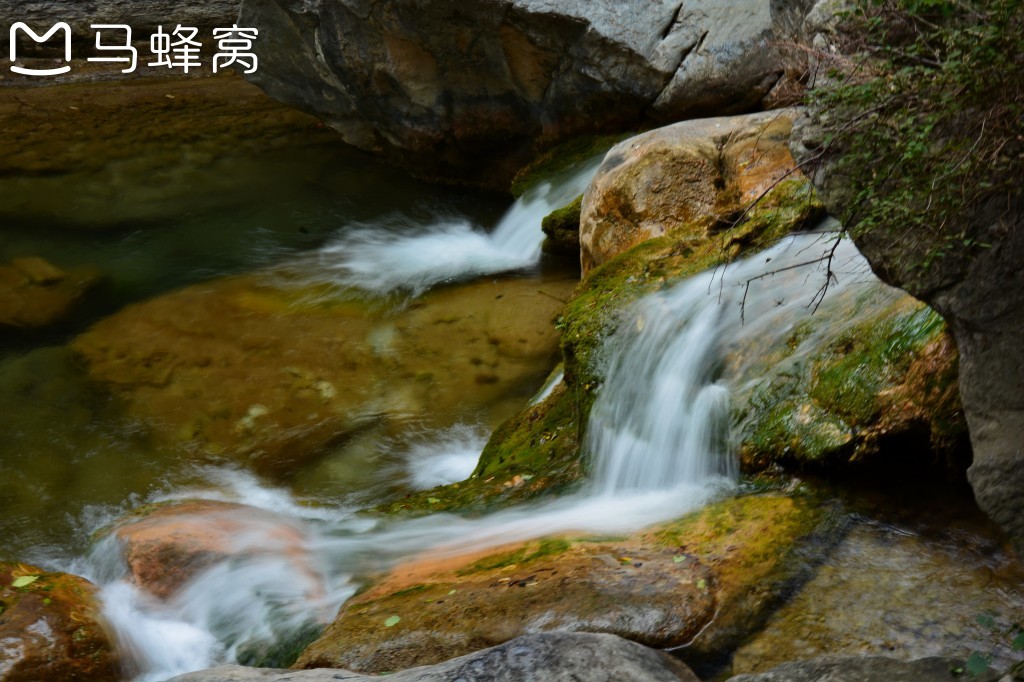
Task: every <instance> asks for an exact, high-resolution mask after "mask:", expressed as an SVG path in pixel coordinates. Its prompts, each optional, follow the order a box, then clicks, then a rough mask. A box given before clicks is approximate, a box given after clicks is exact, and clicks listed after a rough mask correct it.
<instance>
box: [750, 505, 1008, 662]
mask: <svg viewBox="0 0 1024 682" xmlns="http://www.w3.org/2000/svg"><path fill="white" fill-rule="evenodd" d="M890 503H891V502H890ZM938 506H939V507H940V509H939V510H937V511H932V510H929V516H930V517H931V518H932V519H934V521H932V523H933V524H934V526H935V527H937V528H938V530H936V529H935V528H921V527H919V526H909V527H908V526H905V525H895V526H893V525H889V524H875V523H871V524H861V525H858V526H856V527H855V528H853V529H852V530H851V531H850V533H849V534H848V535H847V536H846V537H845V538H843V540H842V542H841V543H840V545H839V546H838V547H837V548H836V550H835V551H834V552H833V553H832V554H830V555H829V557H828V558H827V559H826V560H825V562H824V564H823V565H822V566H821V567H820V568H819V569H818V571H817V573H816V574H815V576H814V577H813V578H812V579H811V580H809V581H808V582H807V583H806V584H805V585H804V586H803V587H802V588H801V589H800V591H799V592H797V594H796V595H794V596H793V598H792V599H791V600H790V601H789V602H787V603H786V605H785V606H783V607H782V608H781V609H780V610H779V611H778V612H776V613H775V614H773V615H772V617H771V618H770V619H769V620H768V623H767V624H766V626H765V628H764V630H762V631H761V632H760V633H758V634H757V635H755V636H754V637H753V638H752V639H751V640H750V641H749V642H747V643H745V644H744V645H743V646H742V647H740V648H739V650H737V652H736V653H735V655H734V656H733V665H732V670H733V672H734V673H761V672H764V671H768V670H770V669H772V668H774V667H775V666H777V665H781V664H783V663H785V662H786V661H793V660H801V659H809V658H813V657H817V656H826V655H842V656H887V655H892V654H898V655H899V656H900V657H901V658H902V659H914V658H920V657H924V656H956V657H960V658H961V659H967V658H968V657H969V656H970V655H971V654H972V653H975V652H978V653H983V654H985V655H986V656H987V657H989V663H990V665H992V667H994V668H997V669H1003V668H1006V667H1008V666H1010V665H1012V664H1013V663H1014V661H1015V660H1018V659H1019V658H1020V655H1019V653H1018V652H1014V651H1013V650H1012V646H1011V645H1012V636H1011V635H1006V634H1004V633H1010V632H1012V631H1013V624H1014V623H1015V622H1016V621H1017V620H1018V619H1019V617H1020V614H1021V613H1024V583H1022V580H1021V578H1022V574H1021V568H1020V567H1019V566H1014V565H1013V563H1012V562H1011V560H1010V559H1009V558H1008V557H1007V556H1006V554H1005V553H1003V552H1001V551H999V549H998V548H994V547H993V544H994V542H993V541H992V540H990V539H988V538H986V537H985V536H983V535H981V534H980V533H979V529H978V528H976V527H972V525H971V524H969V523H965V522H964V520H963V518H962V517H963V511H962V510H959V509H956V510H955V511H953V510H950V509H949V500H948V498H946V499H943V500H942V502H941V503H940V504H939V505H938ZM958 516H959V518H957V517H958ZM979 516H980V515H979ZM948 517H953V518H952V519H951V518H948ZM988 532H989V533H991V532H992V529H988ZM989 537H992V535H990V536H989ZM956 667H962V665H959V666H953V667H952V668H951V669H954V668H956ZM741 679H747V678H745V677H744V678H741ZM757 679H761V678H760V677H758V678H757ZM766 679H774V678H766ZM785 679H787V680H788V679H791V678H789V677H787V678H785ZM792 679H804V678H803V677H799V676H794V677H793V678H792ZM811 679H819V678H811ZM829 679H831V678H829ZM837 679H846V678H837ZM855 679H858V680H860V679H869V678H868V677H864V678H861V677H856V678H855ZM883 679H908V680H909V679H914V680H916V679H919V678H918V677H917V676H914V675H911V674H910V673H909V672H908V673H907V674H905V675H897V674H896V673H895V670H894V671H893V672H892V674H891V676H890V677H887V678H883ZM943 679H945V678H943Z"/></svg>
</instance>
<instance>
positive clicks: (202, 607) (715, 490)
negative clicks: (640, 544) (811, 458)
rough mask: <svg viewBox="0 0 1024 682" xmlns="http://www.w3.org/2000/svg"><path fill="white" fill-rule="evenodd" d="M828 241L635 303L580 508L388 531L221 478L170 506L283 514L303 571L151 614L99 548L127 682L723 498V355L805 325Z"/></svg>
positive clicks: (271, 556) (844, 278) (855, 262)
mask: <svg viewBox="0 0 1024 682" xmlns="http://www.w3.org/2000/svg"><path fill="white" fill-rule="evenodd" d="M834 239H835V237H834V236H831V235H804V236H797V237H791V238H789V239H786V240H783V241H782V242H780V243H779V244H778V245H777V246H776V247H774V248H772V249H770V250H768V251H765V252H763V253H761V254H759V255H758V256H756V257H753V258H751V259H748V260H745V261H741V262H737V263H734V264H731V265H730V266H729V267H728V268H725V269H724V270H723V269H719V270H717V271H714V272H707V273H704V274H702V275H699V276H697V277H695V278H692V279H689V280H687V281H685V282H682V283H680V284H677V285H675V286H673V287H671V288H668V289H666V290H664V291H662V292H659V293H655V294H652V295H650V296H648V297H646V298H644V299H643V300H641V301H639V302H638V303H637V305H636V306H635V307H634V308H633V309H632V310H631V311H630V312H629V313H628V316H627V317H626V318H625V319H624V320H623V321H622V324H621V325H620V327H619V328H618V330H617V331H616V333H614V334H613V335H612V337H611V338H610V339H609V340H608V342H607V344H606V350H605V354H606V357H607V358H608V371H607V380H606V382H605V386H604V388H603V389H602V391H601V393H600V394H599V396H598V398H597V401H596V403H595V406H594V411H593V414H592V416H591V421H590V425H589V430H588V437H587V439H586V448H587V450H588V455H589V456H590V457H591V458H592V461H593V462H594V465H593V467H594V476H593V482H592V485H591V486H590V487H589V488H587V489H586V490H584V491H583V492H581V493H579V494H577V495H574V496H568V497H565V498H562V499H559V500H556V501H554V502H547V503H544V504H539V505H533V506H524V507H519V508H514V509H509V510H505V511H501V512H498V513H495V514H492V515H489V516H486V517H483V518H477V519H466V518H461V517H458V516H453V515H449V514H434V515H431V516H427V517H423V518H419V519H415V520H404V521H389V520H387V519H372V518H367V517H365V516H359V515H357V514H356V513H355V511H354V510H351V509H343V508H332V507H325V506H323V505H317V504H312V503H310V502H309V501H300V500H295V499H294V498H292V497H291V496H290V495H289V494H288V493H287V491H284V490H278V489H271V488H268V487H266V486H264V485H262V484H260V483H259V482H258V481H257V480H256V479H255V478H253V477H252V476H251V475H249V474H246V473H244V472H240V471H236V470H214V471H213V472H212V473H211V475H210V480H211V484H214V485H215V488H214V490H213V491H211V490H203V489H199V490H190V491H183V492H179V493H176V494H175V495H174V496H173V497H175V498H181V499H187V498H191V499H195V498H197V497H198V498H211V497H212V498H215V499H222V500H233V501H237V502H240V503H244V504H248V505H251V506H253V507H257V508H260V509H265V510H268V511H272V512H274V513H276V514H280V515H281V516H282V517H284V518H283V522H284V523H287V524H289V525H290V526H292V527H294V528H297V529H298V530H299V531H300V532H301V535H302V537H303V538H304V540H303V542H302V546H301V549H302V552H303V554H304V557H305V560H306V561H307V565H308V566H309V567H310V568H309V571H307V572H303V571H297V570H296V567H295V563H294V562H291V561H288V560H286V559H287V557H282V556H280V555H279V554H275V553H272V552H271V553H266V552H263V553H254V554H251V555H249V556H248V557H245V558H243V559H238V558H235V559H232V560H230V561H223V562H220V563H218V564H217V565H215V566H214V567H212V568H211V569H209V570H207V571H205V572H203V573H202V574H200V575H199V576H198V577H196V578H195V579H194V580H192V581H191V582H190V583H189V584H188V585H187V586H186V587H185V588H184V589H183V590H182V591H181V592H180V593H178V594H177V595H175V597H174V598H173V599H171V600H169V601H167V602H157V601H156V600H154V599H153V598H150V597H146V596H145V595H143V594H142V593H140V592H139V591H138V590H137V588H135V587H134V586H133V585H131V584H130V583H128V582H127V581H126V580H125V578H124V569H123V564H119V561H120V559H119V553H118V549H117V548H116V547H110V546H107V547H105V546H104V545H102V544H101V545H99V546H98V547H97V550H96V552H95V556H94V557H93V558H92V560H91V561H92V563H91V565H92V567H93V569H94V570H93V571H92V573H91V574H90V573H88V572H86V574H87V575H88V576H89V577H94V576H98V579H99V580H100V582H101V583H102V584H104V585H105V587H104V592H103V594H104V602H105V604H106V607H105V614H106V616H107V618H108V619H109V621H110V622H111V623H113V625H114V627H115V629H116V630H117V632H119V633H121V638H122V640H123V641H124V642H125V643H126V644H125V649H126V650H127V651H129V652H131V653H132V655H133V656H134V658H135V661H136V663H137V665H138V670H137V678H136V679H137V680H139V681H140V682H149V681H151V680H158V679H163V678H166V677H169V676H171V675H174V674H178V673H181V672H185V671H186V670H195V669H200V668H204V667H209V666H212V665H215V664H218V663H222V662H232V661H236V660H238V658H239V656H240V652H242V651H244V649H245V647H246V646H249V645H250V644H251V642H253V641H265V640H273V639H275V638H281V637H282V636H283V635H282V633H284V634H285V635H287V634H288V633H294V632H297V631H300V630H301V629H302V628H303V627H304V626H306V625H307V624H308V615H309V614H311V613H312V614H317V613H318V614H322V618H323V619H325V620H326V619H329V618H330V617H332V615H333V613H334V611H336V610H337V607H338V606H339V605H340V604H341V603H343V602H344V601H345V600H346V599H347V598H348V597H349V596H351V595H352V594H353V593H354V592H355V590H356V589H357V587H358V584H359V580H360V576H365V575H368V574H371V573H374V572H379V571H383V570H386V569H387V568H388V567H389V566H393V565H394V564H395V563H396V562H398V561H400V560H402V559H403V558H407V557H409V556H411V555H415V554H417V553H420V552H424V551H429V552H431V553H433V554H437V555H441V556H444V555H455V554H460V553H463V552H466V551H467V550H473V551H479V550H481V549H483V548H486V547H488V546H497V545H501V544H507V543H510V542H516V541H523V540H528V539H531V538H535V537H539V536H544V535H551V534H557V533H568V532H575V533H614V534H619V533H625V532H629V531H633V530H636V529H640V528H643V527H645V526H649V525H651V524H654V523H657V522H660V521H664V520H667V519H671V518H676V517H678V516H680V515H682V514H684V513H686V512H688V511H690V510H693V509H695V508H697V507H699V506H701V505H703V504H705V503H707V502H708V501H709V500H710V499H711V498H713V497H714V496H716V495H721V494H722V493H723V492H726V491H728V490H730V488H731V486H732V485H734V480H735V474H736V469H737V464H736V459H735V454H734V452H733V447H732V446H731V443H730V439H729V402H728V392H729V390H728V387H729V385H730V382H731V381H734V380H735V379H736V378H737V377H738V376H740V375H742V369H743V366H744V363H743V361H742V360H741V361H734V362H725V358H726V356H727V355H729V354H733V355H736V354H737V348H743V347H748V346H750V345H751V344H753V345H757V344H758V343H759V342H762V341H764V340H766V339H767V338H768V337H771V336H780V335H784V334H788V333H789V332H790V330H791V329H792V327H793V326H794V325H795V324H796V323H797V322H798V321H799V320H802V319H806V317H807V316H808V315H809V314H810V310H809V305H808V304H809V303H810V302H811V301H812V300H813V299H814V292H815V291H816V290H817V289H818V287H819V286H820V285H821V282H822V281H824V280H823V279H822V278H823V277H824V272H823V270H822V268H821V267H817V268H815V267H809V268H793V267H791V266H793V265H795V264H797V263H800V262H805V261H808V260H814V259H816V258H818V257H819V256H821V255H822V254H827V253H828V252H830V251H831V249H832V247H833V244H834V241H833V240H834ZM831 266H832V271H833V272H837V273H840V274H839V278H838V280H833V279H829V280H828V281H829V282H830V284H829V287H830V290H831V291H830V296H837V295H841V294H842V293H843V292H844V291H846V290H848V289H849V288H850V287H851V286H853V285H854V284H855V283H857V282H860V281H863V280H864V277H865V276H866V275H865V273H866V272H867V267H866V264H865V263H864V261H863V259H862V258H861V257H860V256H859V254H858V253H857V251H856V249H855V248H854V247H853V246H852V245H851V244H849V243H848V242H840V243H839V244H838V246H837V247H836V249H835V253H834V258H833V260H832V261H831ZM552 383H555V382H552ZM472 440H473V439H472V438H470V437H467V432H466V431H465V430H460V429H454V430H451V431H449V432H442V433H441V434H438V435H437V437H436V438H434V439H433V440H428V441H425V442H424V446H423V447H424V449H423V450H422V451H421V452H420V453H419V455H415V454H414V450H415V448H414V449H413V450H411V451H410V455H411V457H410V460H409V461H410V463H411V466H412V467H413V468H415V466H417V465H416V464H415V463H416V462H420V463H421V464H423V466H424V470H422V471H420V473H419V474H414V475H413V476H414V478H416V477H420V478H421V482H422V483H424V485H425V484H427V483H428V481H427V480H426V479H427V478H430V477H437V476H440V475H441V472H442V470H443V469H444V468H445V467H443V466H441V463H443V462H444V461H445V458H446V457H447V456H452V457H455V458H458V459H461V458H462V457H463V456H465V455H466V454H467V448H469V449H476V450H477V453H478V452H479V448H480V446H481V443H480V442H475V443H474V442H472ZM473 454H474V456H473V459H475V454H476V453H473ZM468 460H469V457H466V462H468ZM466 462H464V464H465V463H466ZM466 466H467V467H468V464H466ZM464 471H465V470H464ZM104 565H105V566H107V568H106V569H105V570H99V569H97V567H101V566H104ZM119 565H120V566H121V567H120V568H118V566H119ZM79 572H80V573H82V572H83V571H81V570H80V571H79Z"/></svg>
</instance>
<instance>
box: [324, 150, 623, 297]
mask: <svg viewBox="0 0 1024 682" xmlns="http://www.w3.org/2000/svg"><path fill="white" fill-rule="evenodd" d="M602 159H603V155H602V156H596V157H594V158H591V159H589V160H588V161H585V162H584V163H582V164H579V165H578V166H576V167H573V168H571V169H568V170H566V171H563V172H561V173H559V174H556V175H555V176H553V177H551V178H550V179H548V180H546V181H544V182H541V183H539V184H537V185H535V186H533V187H531V188H530V189H529V190H527V191H526V193H524V194H523V196H522V197H520V198H519V199H518V200H517V201H516V202H515V203H514V204H513V205H512V207H511V208H510V209H509V211H508V212H507V213H506V214H505V216H504V217H503V218H502V219H501V222H499V223H498V225H497V226H496V227H495V228H494V230H493V231H491V232H489V233H485V232H481V231H479V230H478V229H476V228H475V227H474V226H473V225H472V224H470V223H469V222H467V221H466V220H463V219H439V220H438V221H437V222H435V223H434V224H432V225H429V226H427V227H425V228H424V229H422V230H416V231H414V232H412V233H411V234H409V233H406V234H404V235H400V236H395V232H400V230H399V229H395V228H396V227H398V226H399V225H402V224H408V222H409V220H408V218H407V217H406V216H402V215H394V216H391V218H390V219H389V220H390V222H391V223H392V224H389V225H387V226H386V227H387V228H388V229H386V230H382V229H381V225H379V224H378V225H354V226H352V227H351V229H349V230H348V231H347V232H346V233H345V234H344V235H342V236H341V237H340V238H339V239H337V240H335V241H333V242H331V243H330V244H328V245H326V246H324V247H323V248H321V249H320V251H319V253H318V254H317V257H316V260H315V263H314V264H312V265H313V267H314V268H315V269H317V270H319V271H324V270H326V271H327V272H329V273H330V274H331V276H332V278H333V279H334V280H335V281H336V282H337V283H338V284H341V285H344V286H354V287H357V288H360V289H364V290H367V291H370V292H373V293H375V294H381V295H383V294H388V293H390V292H392V291H395V290H404V291H407V292H410V293H412V294H414V295H416V294H419V293H422V292H423V291H424V290H426V289H428V288H430V287H431V286H434V285H435V284H440V283H444V282H453V281H459V280H465V279H469V278H472V277H477V276H480V275H489V274H494V273H499V272H507V271H510V270H520V269H523V268H529V267H532V266H534V265H536V264H537V261H538V260H539V259H540V253H541V245H542V243H543V242H544V233H543V232H542V231H541V222H542V221H543V219H544V218H545V217H546V216H547V215H548V214H549V213H551V212H552V211H554V210H556V209H559V208H561V207H563V206H565V205H567V204H569V203H571V202H572V201H573V200H574V199H575V198H576V197H578V196H579V195H580V194H582V193H583V190H585V189H586V188H587V185H588V184H590V180H591V178H593V177H594V173H596V172H597V168H598V166H600V165H601V161H602Z"/></svg>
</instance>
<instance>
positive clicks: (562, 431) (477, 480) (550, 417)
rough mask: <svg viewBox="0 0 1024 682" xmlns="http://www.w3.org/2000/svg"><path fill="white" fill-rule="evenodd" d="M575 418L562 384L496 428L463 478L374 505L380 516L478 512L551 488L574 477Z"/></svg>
mask: <svg viewBox="0 0 1024 682" xmlns="http://www.w3.org/2000/svg"><path fill="white" fill-rule="evenodd" d="M579 424H580V422H579V420H578V419H577V417H576V404H575V402H574V401H573V400H572V396H571V394H570V393H569V390H568V387H567V386H566V385H565V382H563V381H559V382H558V384H557V385H556V386H555V387H554V389H553V390H552V392H551V394H550V395H549V396H547V397H546V398H545V399H544V400H542V401H540V402H538V403H536V404H532V405H529V406H528V407H527V408H526V409H525V410H523V411H522V412H520V413H518V414H516V415H515V416H513V417H512V418H510V419H509V420H508V421H506V422H505V423H504V424H502V425H501V426H499V427H498V428H497V430H495V432H494V433H493V434H492V436H491V438H490V440H489V441H488V443H487V446H486V447H485V448H484V451H483V453H482V454H481V456H480V462H479V463H478V465H477V468H476V470H475V471H474V472H473V475H472V476H470V478H468V479H467V480H465V481H461V482H459V483H453V484H450V485H444V486H439V487H437V488H433V489H431V490H424V491H420V492H417V493H411V494H409V495H406V496H405V497H402V498H399V499H397V500H393V501H391V502H388V503H387V504H384V505H381V506H380V507H378V511H381V512H384V513H386V514H402V515H412V516H419V515H422V514H427V513H431V512H438V511H460V512H471V513H478V512H483V511H487V510H489V509H493V508H496V507H503V506H508V505H511V504H515V503H518V502H523V501H525V500H528V499H532V498H535V497H539V496H542V495H548V494H552V493H554V492H564V491H565V490H566V489H567V488H568V487H569V486H571V485H572V484H573V483H575V482H576V481H578V480H580V479H581V478H582V476H583V472H584V467H583V463H582V462H581V461H580V458H579V436H580V434H579Z"/></svg>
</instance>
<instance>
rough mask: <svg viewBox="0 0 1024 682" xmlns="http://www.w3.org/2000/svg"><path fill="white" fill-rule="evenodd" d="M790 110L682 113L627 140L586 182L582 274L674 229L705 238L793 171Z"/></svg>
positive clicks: (687, 236) (581, 227) (616, 147)
mask: <svg viewBox="0 0 1024 682" xmlns="http://www.w3.org/2000/svg"><path fill="white" fill-rule="evenodd" d="M791 130H792V120H791V118H790V114H787V113H786V112H778V111H774V112H766V113H762V114H752V115H749V116H733V117H727V118H709V119H701V120H693V121H684V122H682V123H676V124H674V125H671V126H667V127H664V128H659V129H657V130H652V131H650V132H648V133H644V134H642V135H638V136H636V137H633V138H630V139H628V140H625V141H623V142H621V143H620V144H618V145H616V146H615V147H613V148H612V150H611V151H610V152H608V156H607V157H606V158H605V161H604V163H603V164H602V165H601V168H600V169H598V171H597V175H596V176H595V177H594V181H593V183H592V184H591V186H590V187H589V188H588V189H587V192H586V194H585V196H584V200H583V208H582V212H581V216H580V258H581V262H582V265H583V272H584V274H586V273H588V272H589V271H590V270H591V269H593V268H594V267H596V266H598V265H600V264H602V263H605V262H607V261H609V260H611V259H612V258H614V257H615V256H617V255H618V254H620V253H622V252H624V251H626V250H628V249H630V248H631V247H633V246H636V245H637V244H639V243H641V242H643V241H646V240H648V239H653V238H655V237H660V236H662V235H664V234H666V233H669V232H671V233H673V234H676V235H678V236H680V237H682V238H689V239H692V240H695V241H699V240H703V239H707V238H708V237H709V236H710V235H711V234H712V233H713V231H714V230H715V229H716V227H717V226H718V225H719V223H720V222H721V221H723V220H727V219H728V218H730V217H733V216H735V215H737V214H738V213H740V212H741V211H743V210H744V209H746V208H747V207H748V206H750V204H751V203H752V202H753V201H754V200H756V199H758V198H759V197H760V196H762V195H763V194H764V193H765V192H766V191H767V190H768V189H769V188H771V187H772V186H774V184H776V183H777V182H779V181H780V180H782V179H783V178H785V177H791V176H793V175H795V173H794V169H795V162H794V161H793V157H792V155H791V154H790V152H789V134H790V131H791Z"/></svg>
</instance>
